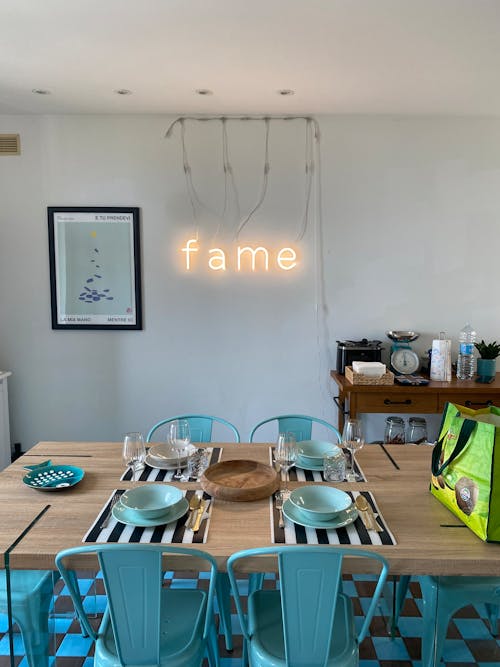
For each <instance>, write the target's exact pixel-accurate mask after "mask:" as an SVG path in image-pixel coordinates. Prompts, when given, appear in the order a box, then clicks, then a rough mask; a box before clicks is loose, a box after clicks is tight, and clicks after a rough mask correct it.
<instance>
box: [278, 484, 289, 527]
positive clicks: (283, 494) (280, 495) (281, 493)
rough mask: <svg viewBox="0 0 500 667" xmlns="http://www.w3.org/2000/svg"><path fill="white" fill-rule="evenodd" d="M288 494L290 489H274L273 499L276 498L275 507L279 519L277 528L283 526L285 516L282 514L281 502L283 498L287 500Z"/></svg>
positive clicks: (283, 500)
mask: <svg viewBox="0 0 500 667" xmlns="http://www.w3.org/2000/svg"><path fill="white" fill-rule="evenodd" d="M289 495H290V491H285V490H283V491H276V495H275V499H276V509H277V510H278V512H279V515H280V517H279V520H278V528H284V527H285V518H284V516H283V503H284V502H285V500H288V497H289Z"/></svg>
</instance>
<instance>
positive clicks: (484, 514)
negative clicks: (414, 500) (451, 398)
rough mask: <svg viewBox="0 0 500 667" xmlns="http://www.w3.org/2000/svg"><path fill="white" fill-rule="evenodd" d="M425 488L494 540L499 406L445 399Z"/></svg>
mask: <svg viewBox="0 0 500 667" xmlns="http://www.w3.org/2000/svg"><path fill="white" fill-rule="evenodd" d="M430 489H431V493H432V494H433V495H434V496H436V498H437V499H438V500H439V501H441V502H442V503H443V505H445V506H446V507H447V508H448V509H449V510H451V511H452V512H453V514H455V515H456V516H457V517H458V518H459V519H461V521H463V522H464V523H465V524H466V525H467V526H468V527H469V528H470V529H471V530H472V531H473V532H474V533H475V534H476V535H478V536H479V537H480V538H481V539H482V540H486V541H488V542H500V409H499V408H497V407H494V406H490V407H487V408H484V409H481V410H470V409H469V408H466V407H463V406H461V405H455V404H453V403H447V404H446V407H445V410H444V413H443V419H442V423H441V430H440V432H439V438H438V441H437V443H436V445H435V446H434V449H433V452H432V476H431V485H430Z"/></svg>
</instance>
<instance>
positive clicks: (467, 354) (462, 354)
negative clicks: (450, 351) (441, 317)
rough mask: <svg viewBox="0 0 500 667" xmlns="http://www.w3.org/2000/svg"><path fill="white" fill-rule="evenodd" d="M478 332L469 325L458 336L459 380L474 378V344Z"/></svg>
mask: <svg viewBox="0 0 500 667" xmlns="http://www.w3.org/2000/svg"><path fill="white" fill-rule="evenodd" d="M475 342H476V332H475V331H474V329H473V328H472V327H471V325H470V324H469V323H467V324H466V325H465V326H464V328H463V329H462V331H461V332H460V334H459V336H458V361H457V378H458V379H459V380H471V379H472V377H473V376H474V343H475Z"/></svg>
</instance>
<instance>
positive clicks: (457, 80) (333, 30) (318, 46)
mask: <svg viewBox="0 0 500 667" xmlns="http://www.w3.org/2000/svg"><path fill="white" fill-rule="evenodd" d="M0 35H1V37H0V113H4V114H9V113H14V114H17V113H33V114H43V113H162V114H163V113H172V114H189V113H195V114H211V113H218V114H263V113H264V114H305V113H307V114H326V113H369V114H387V113H389V114H458V115H464V114H465V115H499V114H500V85H499V82H500V77H499V73H500V0H245V1H244V2H243V1H242V0H1V2H0ZM33 89H44V90H49V91H50V94H48V95H37V94H34V93H32V90H33ZM118 89H128V90H131V91H132V94H131V95H118V94H116V93H115V92H114V91H116V90H118ZM197 89H209V90H210V91H212V92H213V94H212V95H205V96H200V95H198V94H196V92H195V91H196V90H197ZM280 89H292V90H294V91H295V94H294V95H290V96H282V95H279V94H278V92H277V91H278V90H280Z"/></svg>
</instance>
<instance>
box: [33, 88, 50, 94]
mask: <svg viewBox="0 0 500 667" xmlns="http://www.w3.org/2000/svg"><path fill="white" fill-rule="evenodd" d="M31 92H32V93H35V95H50V94H51V93H50V90H46V89H45V88H33V90H32V91H31Z"/></svg>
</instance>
